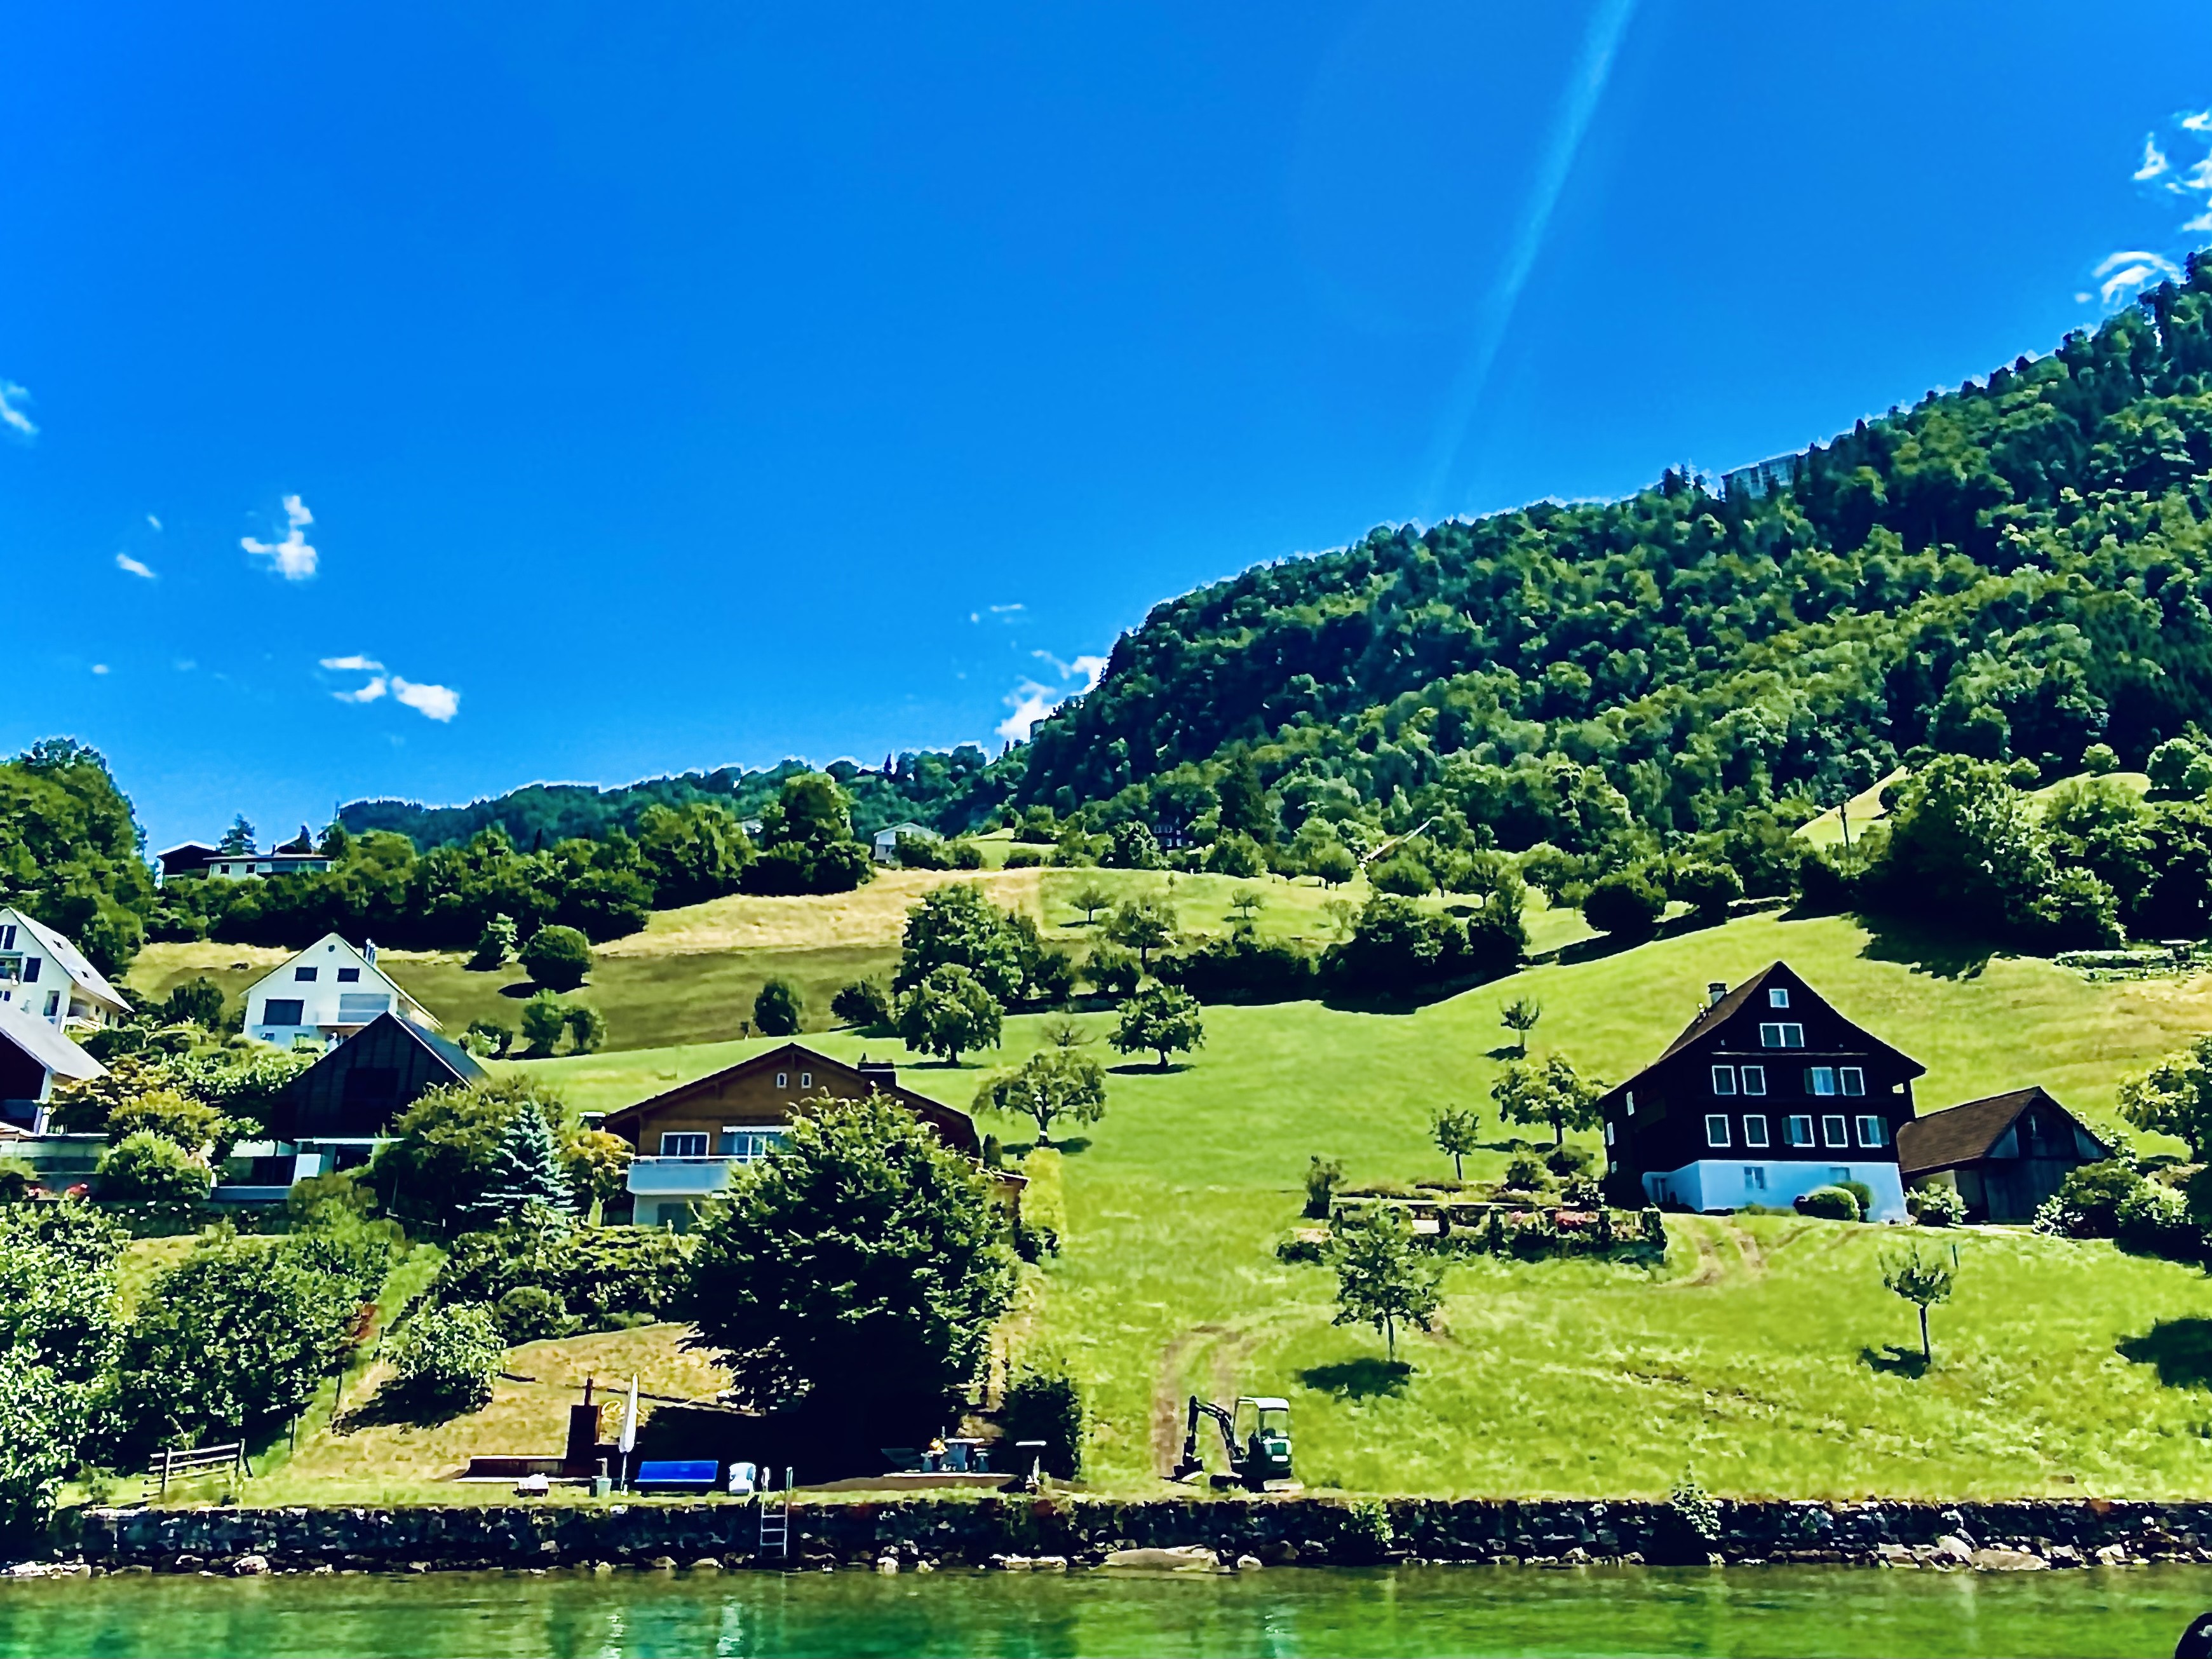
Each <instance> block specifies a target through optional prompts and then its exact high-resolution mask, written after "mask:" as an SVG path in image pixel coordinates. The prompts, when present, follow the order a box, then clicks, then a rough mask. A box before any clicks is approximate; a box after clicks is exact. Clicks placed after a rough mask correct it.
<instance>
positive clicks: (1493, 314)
mask: <svg viewBox="0 0 2212 1659" xmlns="http://www.w3.org/2000/svg"><path fill="white" fill-rule="evenodd" d="M1635 12H1636V0H1599V3H1598V7H1597V9H1596V10H1595V12H1593V13H1592V14H1591V15H1590V21H1589V29H1588V30H1587V31H1585V33H1583V45H1582V51H1581V52H1579V53H1578V54H1577V57H1576V58H1575V65H1574V69H1573V71H1572V72H1571V75H1570V76H1569V77H1568V80H1567V85H1566V88H1565V95H1564V96H1563V97H1562V98H1561V99H1560V100H1559V113H1558V115H1557V117H1556V118H1554V119H1553V123H1552V131H1551V135H1550V137H1548V138H1547V140H1546V142H1545V145H1544V154H1543V157H1542V160H1541V161H1540V162H1539V164H1538V166H1537V168H1536V178H1535V182H1534V186H1533V187H1532V188H1531V189H1530V191H1528V200H1527V201H1526V202H1525V203H1524V204H1522V211H1521V219H1520V222H1519V223H1517V224H1516V225H1515V226H1514V228H1513V240H1512V242H1511V243H1510V245H1509V246H1508V248H1507V250H1506V258H1505V264H1504V266H1503V267H1502V268H1501V269H1500V270H1499V271H1498V281H1497V282H1496V283H1493V284H1492V287H1491V289H1490V292H1489V294H1488V295H1486V297H1485V299H1484V301H1483V306H1482V311H1481V313H1480V317H1479V318H1478V319H1477V320H1476V324H1475V336H1474V349H1472V350H1471V351H1469V352H1468V358H1467V362H1465V364H1463V365H1462V368H1461V369H1460V372H1459V375H1458V377H1457V378H1456V379H1455V380H1454V381H1453V382H1452V388H1451V393H1450V396H1449V398H1448V400H1447V401H1446V403H1445V404H1444V415H1443V422H1442V423H1441V424H1440V425H1439V427H1438V428H1437V441H1436V443H1435V445H1434V447H1432V448H1431V450H1430V453H1429V460H1428V482H1427V483H1426V485H1425V488H1424V489H1423V490H1422V494H1421V501H1422V505H1423V509H1424V511H1423V516H1424V517H1431V516H1434V515H1435V513H1436V512H1437V509H1438V507H1440V506H1441V505H1442V504H1443V495H1444V491H1445V489H1446V487H1447V485H1448V483H1449V480H1450V476H1451V470H1452V463H1453V462H1454V461H1455V460H1457V459H1459V452H1460V449H1461V447H1462V446H1463V445H1464V444H1465V443H1466V442H1467V432H1468V427H1469V426H1470V425H1472V424H1473V423H1474V412H1475V409H1476V407H1477V406H1478V405H1479V404H1480V402H1481V400H1482V391H1483V386H1484V385H1485V384H1486V382H1487V381H1488V380H1489V379H1490V369H1491V365H1492V363H1493V362H1496V361H1497V357H1498V348H1499V347H1500V346H1501V345H1503V344H1504V342H1505V331H1506V329H1507V328H1508V326H1510V324H1511V323H1512V321H1513V312H1514V309H1515V307H1517V306H1518V305H1519V304H1520V302H1521V290H1522V289H1523V288H1525V287H1527V286H1528V273H1529V271H1530V270H1533V269H1534V267H1535V264H1536V256H1537V254H1538V253H1540V252H1542V250H1543V246H1544V234H1545V233H1546V231H1547V230H1548V229H1549V228H1551V223H1552V210H1553V208H1554V207H1556V206H1557V205H1558V204H1559V192H1560V191H1563V190H1565V188H1566V183H1567V175H1568V174H1569V173H1571V172H1572V171H1573V170H1574V165H1575V155H1576V152H1577V151H1578V150H1579V149H1581V148H1582V143H1583V133H1584V132H1585V131H1588V130H1589V124H1590V118H1591V117H1592V116H1593V115H1595V114H1596V113H1597V106H1598V104H1599V101H1600V100H1602V99H1603V98H1604V96H1605V84H1606V82H1607V80H1608V79H1609V78H1611V76H1612V74H1613V54H1614V52H1616V51H1618V50H1619V48H1620V38H1621V36H1622V35H1624V34H1626V33H1627V32H1628V24H1629V20H1630V19H1631V18H1632V16H1633V15H1635Z"/></svg>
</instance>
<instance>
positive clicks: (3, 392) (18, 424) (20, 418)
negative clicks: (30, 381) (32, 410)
mask: <svg viewBox="0 0 2212 1659" xmlns="http://www.w3.org/2000/svg"><path fill="white" fill-rule="evenodd" d="M30 400H31V394H30V392H29V391H28V389H27V388H26V387H23V386H17V385H16V384H15V382H14V381H13V380H0V426H4V427H6V428H8V429H9V431H10V432H13V433H14V434H15V435H16V436H17V437H19V438H35V437H37V436H38V435H39V428H38V424H37V422H34V421H33V420H32V419H31V417H30V416H27V415H26V414H25V413H23V408H22V406H23V405H24V404H27V403H28V402H30Z"/></svg>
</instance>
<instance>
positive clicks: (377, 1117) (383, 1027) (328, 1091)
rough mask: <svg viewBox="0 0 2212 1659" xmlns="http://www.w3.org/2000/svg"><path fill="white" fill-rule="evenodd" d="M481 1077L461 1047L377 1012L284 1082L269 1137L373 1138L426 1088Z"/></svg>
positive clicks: (481, 1071)
mask: <svg viewBox="0 0 2212 1659" xmlns="http://www.w3.org/2000/svg"><path fill="white" fill-rule="evenodd" d="M483 1080H484V1069H483V1066H479V1065H477V1062H476V1057H475V1056H474V1055H473V1054H470V1053H469V1051H468V1050H467V1049H465V1048H462V1047H461V1046H460V1045H459V1043H457V1042H449V1041H448V1040H447V1039H446V1038H444V1037H441V1036H439V1035H438V1034H437V1033H436V1032H435V1031H426V1030H423V1029H422V1027H421V1026H419V1025H417V1024H414V1023H413V1022H412V1021H410V1020H404V1019H402V1018H399V1017H398V1015H397V1014H392V1013H384V1014H380V1015H378V1016H377V1017H376V1018H375V1019H374V1020H372V1021H371V1022H370V1023H369V1024H367V1025H364V1026H362V1029H361V1030H358V1031H356V1032H355V1033H354V1034H353V1035H352V1036H349V1037H348V1038H347V1039H346V1040H345V1041H344V1042H341V1043H339V1044H338V1045H337V1047H336V1048H332V1049H331V1051H330V1052H329V1053H328V1054H325V1055H324V1056H323V1057H322V1058H321V1059H320V1060H317V1061H316V1062H315V1063H314V1064H313V1066H309V1067H308V1068H307V1070H306V1071H304V1072H302V1073H300V1075H299V1076H297V1077H295V1078H294V1079H292V1081H291V1082H290V1083H289V1085H286V1087H285V1089H284V1091H283V1093H282V1094H280V1095H278V1096H277V1097H276V1102H275V1103H274V1104H273V1106H272V1107H271V1108H270V1114H269V1132H270V1134H271V1135H273V1136H274V1137H275V1138H276V1139H278V1140H290V1141H299V1140H358V1139H374V1138H375V1137H376V1136H379V1135H381V1134H383V1133H386V1129H387V1128H388V1127H389V1126H390V1124H391V1122H392V1119H393V1118H395V1117H397V1116H398V1115H399V1114H400V1113H402V1112H404V1111H405V1110H406V1109H408V1108H409V1107H410V1106H411V1105H413V1104H414V1103H416V1101H417V1100H418V1099H420V1098H421V1097H422V1096H423V1095H424V1094H425V1093H426V1092H428V1091H429V1090H432V1089H435V1088H436V1087H438V1086H439V1085H441V1084H450V1083H465V1084H468V1085H472V1086H473V1085H476V1084H479V1083H481V1082H483Z"/></svg>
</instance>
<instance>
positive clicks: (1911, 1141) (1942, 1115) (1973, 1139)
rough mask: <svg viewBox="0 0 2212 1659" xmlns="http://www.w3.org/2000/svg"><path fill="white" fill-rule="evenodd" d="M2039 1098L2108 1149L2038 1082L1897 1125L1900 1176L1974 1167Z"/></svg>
mask: <svg viewBox="0 0 2212 1659" xmlns="http://www.w3.org/2000/svg"><path fill="white" fill-rule="evenodd" d="M2039 1100H2040V1101H2043V1102H2045V1103H2046V1104H2048V1105H2049V1106H2050V1107H2051V1109H2053V1110H2054V1111H2057V1112H2060V1113H2062V1114H2063V1115H2065V1117H2066V1118H2067V1119H2068V1121H2070V1122H2071V1123H2072V1124H2073V1125H2074V1127H2075V1128H2076V1129H2078V1130H2080V1131H2081V1133H2083V1134H2085V1135H2087V1136H2088V1137H2089V1139H2091V1140H2093V1141H2096V1144H2097V1145H2098V1146H2104V1144H2105V1143H2104V1142H2103V1141H2101V1140H2099V1139H2097V1136H2096V1135H2095V1134H2094V1133H2092V1132H2091V1130H2090V1128H2089V1126H2088V1125H2087V1124H2086V1123H2084V1122H2082V1121H2081V1119H2080V1118H2078V1117H2075V1115H2074V1114H2073V1113H2071V1112H2069V1111H2067V1110H2066V1109H2065V1108H2064V1107H2063V1106H2061V1105H2060V1104H2059V1103H2058V1102H2057V1100H2055V1099H2053V1098H2052V1097H2051V1092H2050V1091H2048V1090H2047V1089H2045V1088H2044V1087H2043V1085H2040V1084H2037V1085H2034V1086H2033V1087H2031V1088H2027V1089H2014V1090H2011V1091H2008V1092H2007V1093H2005V1094H2001V1095H1988V1096H1985V1097H1983V1098H1982V1099H1980V1100H1969V1101H1966V1103H1963V1104H1961V1105H1957V1106H1947V1107H1945V1108H1944V1109H1942V1111H1940V1112H1930V1113H1929V1114H1928V1115H1926V1116H1925V1117H1916V1118H1914V1119H1913V1120H1912V1121H1911V1122H1910V1123H1905V1124H1901V1125H1899V1127H1898V1131H1897V1163H1898V1172H1899V1175H1900V1176H1903V1178H1904V1179H1905V1180H1906V1181H1910V1180H1911V1179H1912V1178H1913V1177H1914V1176H1919V1175H1925V1174H1927V1173H1928V1172H1929V1171H1930V1170H1953V1169H1956V1168H1957V1167H1958V1166H1959V1165H1960V1164H1973V1163H1977V1162H1978V1161H1979V1160H1981V1159H1983V1158H1987V1157H1988V1156H1989V1155H1990V1147H1992V1146H1996V1144H1997V1142H1998V1141H1999V1140H2000V1139H2002V1138H2003V1135H2004V1132H2005V1131H2006V1130H2008V1129H2009V1128H2011V1127H2012V1126H2013V1124H2014V1123H2015V1121H2017V1120H2018V1119H2019V1117H2020V1115H2021V1113H2022V1112H2024V1111H2026V1110H2027V1109H2028V1108H2029V1107H2030V1106H2032V1105H2033V1104H2034V1103H2036V1102H2037V1101H2039Z"/></svg>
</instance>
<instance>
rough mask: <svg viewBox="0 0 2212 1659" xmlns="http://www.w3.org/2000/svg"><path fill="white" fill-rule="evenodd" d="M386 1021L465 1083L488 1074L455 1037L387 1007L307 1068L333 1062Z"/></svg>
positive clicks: (310, 1068)
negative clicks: (420, 1045)
mask: <svg viewBox="0 0 2212 1659" xmlns="http://www.w3.org/2000/svg"><path fill="white" fill-rule="evenodd" d="M387 1022H389V1023H390V1024H391V1025H392V1029H393V1030H397V1031H398V1032H399V1033H400V1034H401V1035H403V1036H407V1037H410V1038H411V1039H413V1040H414V1041H415V1042H419V1043H421V1044H422V1047H424V1048H428V1050H429V1051H430V1052H431V1053H432V1054H435V1055H436V1056H437V1057H438V1060H439V1062H440V1064H441V1065H443V1066H445V1068H446V1069H447V1071H449V1072H451V1073H453V1075H454V1076H455V1077H457V1078H459V1079H461V1080H462V1081H463V1082H465V1083H481V1082H483V1080H484V1079H485V1078H486V1077H487V1076H488V1075H489V1073H486V1072H485V1070H484V1068H483V1066H481V1065H479V1064H478V1063H477V1057H476V1056H475V1055H474V1054H471V1053H470V1052H469V1051H468V1050H467V1049H465V1048H462V1047H461V1045H460V1044H459V1043H458V1042H454V1041H453V1039H452V1038H450V1037H442V1036H439V1035H438V1034H437V1033H436V1032H435V1031H426V1030H423V1029H422V1027H421V1026H419V1025H417V1024H415V1022H414V1021H413V1020H411V1019H402V1018H399V1016H398V1015H397V1014H395V1013H393V1012H391V1011H390V1010H389V1009H387V1010H386V1011H385V1012H383V1013H380V1014H379V1015H378V1016H377V1017H376V1018H374V1019H372V1020H371V1021H369V1022H368V1024H366V1025H364V1026H362V1028H361V1030H358V1031H356V1032H355V1033H354V1034H353V1035H352V1036H349V1037H348V1038H347V1039H346V1040H345V1041H344V1042H341V1043H339V1044H338V1045H337V1047H336V1048H331V1050H330V1051H329V1052H328V1053H326V1054H324V1055H323V1056H322V1058H321V1059H319V1060H317V1061H316V1062H315V1064H314V1065H313V1066H309V1067H308V1068H307V1071H309V1072H312V1071H313V1070H315V1069H316V1067H318V1066H328V1065H330V1064H331V1062H332V1061H334V1060H337V1058H338V1056H339V1055H341V1054H344V1053H345V1052H346V1050H347V1049H349V1048H352V1047H353V1045H354V1044H355V1043H356V1042H360V1041H361V1040H362V1038H363V1037H365V1036H368V1034H369V1033H370V1032H371V1031H374V1030H376V1028H377V1027H378V1026H380V1025H382V1024H386V1023H387ZM300 1075H301V1076H302V1077H305V1076H306V1075H307V1072H302V1073H301V1074H300Z"/></svg>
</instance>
